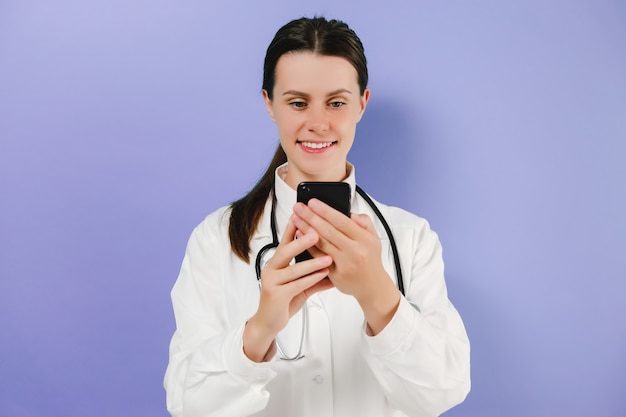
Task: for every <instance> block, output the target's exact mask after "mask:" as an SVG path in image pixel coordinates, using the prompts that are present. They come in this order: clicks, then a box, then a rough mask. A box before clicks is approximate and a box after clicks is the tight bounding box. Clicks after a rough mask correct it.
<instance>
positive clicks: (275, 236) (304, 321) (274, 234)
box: [254, 185, 404, 361]
mask: <svg viewBox="0 0 626 417" xmlns="http://www.w3.org/2000/svg"><path fill="white" fill-rule="evenodd" d="M355 189H356V192H357V193H358V194H359V195H360V196H361V197H362V198H363V200H365V202H366V203H367V204H368V205H369V206H370V208H371V209H372V211H374V214H376V217H378V220H379V221H380V223H381V224H382V225H383V227H384V228H385V232H386V233H387V237H388V238H389V243H390V245H391V252H392V253H393V262H394V265H395V269H396V281H397V283H398V290H400V293H401V294H402V295H404V280H403V279H402V269H401V268H400V255H399V254H398V247H397V246H396V240H395V239H394V237H393V233H392V232H391V228H390V227H389V223H387V220H385V217H384V216H383V215H382V213H381V212H380V210H379V209H378V207H376V204H375V203H374V202H373V201H372V199H371V198H370V197H369V196H368V195H367V194H366V193H365V191H363V189H362V188H361V187H359V186H358V185H357V186H356V188H355ZM270 216H271V217H270V228H271V229H272V243H268V244H267V245H265V246H263V247H262V248H261V250H259V253H258V254H257V256H256V262H255V264H254V267H255V271H256V279H257V282H258V284H259V287H260V286H261V262H262V261H263V257H264V256H265V255H266V254H267V253H268V252H269V251H270V250H273V249H276V248H277V247H278V242H279V241H278V233H277V232H276V194H275V193H274V192H272V211H271V215H270ZM307 322H308V313H307V309H306V308H303V309H302V332H301V334H300V347H299V349H298V353H297V354H296V355H295V356H291V357H290V356H287V355H286V354H285V352H284V351H283V349H282V347H281V346H280V343H279V342H278V339H277V340H276V349H277V350H278V353H279V354H280V358H281V359H283V360H286V361H295V360H298V359H302V358H303V357H304V355H303V354H302V346H303V344H304V333H305V328H306V324H307Z"/></svg>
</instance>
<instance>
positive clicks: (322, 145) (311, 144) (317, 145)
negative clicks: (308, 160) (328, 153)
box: [300, 142, 333, 149]
mask: <svg viewBox="0 0 626 417" xmlns="http://www.w3.org/2000/svg"><path fill="white" fill-rule="evenodd" d="M300 143H301V144H302V146H305V147H307V148H312V149H322V148H326V147H328V146H330V145H332V144H333V142H326V143H315V142H300Z"/></svg>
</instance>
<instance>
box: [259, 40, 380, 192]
mask: <svg viewBox="0 0 626 417" xmlns="http://www.w3.org/2000/svg"><path fill="white" fill-rule="evenodd" d="M263 96H264V98H265V104H266V106H267V111H268V113H269V115H270V118H271V119H272V120H273V121H274V122H275V123H276V124H277V126H278V135H279V137H280V143H281V145H282V147H283V149H284V151H285V153H286V154H287V160H288V162H289V170H288V172H287V177H286V179H285V181H286V182H287V184H289V185H290V186H291V187H292V188H294V189H295V188H296V186H297V185H298V184H299V183H300V182H302V181H341V180H343V179H344V178H345V177H346V158H347V155H348V151H349V150H350V148H351V147H352V143H353V142H354V135H355V133H356V124H357V123H358V122H359V120H361V116H362V115H363V112H364V111H365V107H366V105H367V101H368V99H369V90H365V92H364V93H363V95H361V94H360V90H359V84H358V81H357V72H356V70H355V69H354V67H353V66H352V64H350V62H349V61H347V60H346V59H344V58H340V57H335V56H325V55H318V54H314V53H312V52H296V53H288V54H285V55H283V56H281V57H280V58H279V60H278V63H277V64H276V71H275V84H274V91H273V98H272V99H271V100H270V99H269V97H268V94H267V91H263Z"/></svg>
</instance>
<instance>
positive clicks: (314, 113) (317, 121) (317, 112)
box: [307, 106, 330, 133]
mask: <svg viewBox="0 0 626 417" xmlns="http://www.w3.org/2000/svg"><path fill="white" fill-rule="evenodd" d="M309 110H310V111H309V114H308V116H309V118H308V120H307V128H308V129H309V132H314V133H323V132H326V131H327V130H328V128H329V126H330V119H329V117H328V112H327V109H326V107H325V106H315V107H313V106H312V107H310V108H309Z"/></svg>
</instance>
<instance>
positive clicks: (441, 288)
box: [362, 212, 470, 416]
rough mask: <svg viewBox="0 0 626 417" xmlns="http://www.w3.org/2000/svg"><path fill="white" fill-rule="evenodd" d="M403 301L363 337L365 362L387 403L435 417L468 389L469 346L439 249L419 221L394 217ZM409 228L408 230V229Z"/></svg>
mask: <svg viewBox="0 0 626 417" xmlns="http://www.w3.org/2000/svg"><path fill="white" fill-rule="evenodd" d="M391 217H392V218H393V219H394V220H397V218H398V217H400V219H401V221H400V222H396V224H395V225H392V228H393V229H394V230H393V231H394V234H397V236H399V237H400V239H398V237H396V239H398V242H397V243H398V249H399V250H400V251H401V257H410V259H411V262H410V263H408V262H407V263H404V264H403V266H408V267H406V268H403V274H404V275H405V277H404V281H405V290H406V297H402V298H401V301H400V305H399V307H398V310H397V312H396V314H395V315H394V317H393V318H392V320H391V322H390V323H389V324H388V325H387V327H385V329H383V331H382V332H380V333H379V334H377V335H376V336H373V337H371V336H368V335H367V334H366V333H365V331H363V333H362V339H363V343H362V347H363V352H364V356H365V359H366V361H367V363H368V364H369V366H370V368H371V369H372V371H373V373H374V375H375V376H376V379H377V380H378V382H379V383H380V386H381V388H382V390H383V392H384V393H385V396H386V397H387V399H388V400H389V401H390V403H391V404H392V405H393V406H394V407H395V408H398V409H399V410H402V411H403V412H404V413H406V414H407V415H420V416H422V415H423V416H438V415H440V414H441V413H443V412H444V411H446V410H448V409H449V408H451V407H453V406H455V405H457V404H459V403H460V402H462V401H463V400H464V399H465V397H466V396H467V394H468V392H469V390H470V347H469V340H468V337H467V334H466V332H465V328H464V326H463V322H462V320H461V317H460V316H459V314H458V312H457V311H456V309H455V308H454V306H453V305H452V303H451V302H450V301H449V300H448V296H447V290H446V284H445V281H444V274H443V269H444V267H443V260H442V254H441V245H440V243H439V239H438V237H437V235H436V234H435V232H433V231H432V230H430V227H429V226H428V223H427V222H426V221H425V220H424V219H421V218H418V217H416V216H413V215H411V214H409V213H406V212H399V213H393V215H392V216H391ZM410 224H412V226H409V225H410Z"/></svg>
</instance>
